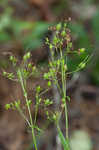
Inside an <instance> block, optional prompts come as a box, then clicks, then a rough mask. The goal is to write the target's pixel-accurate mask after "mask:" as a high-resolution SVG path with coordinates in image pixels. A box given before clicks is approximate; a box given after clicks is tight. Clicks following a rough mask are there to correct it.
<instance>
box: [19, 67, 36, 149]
mask: <svg viewBox="0 0 99 150" xmlns="http://www.w3.org/2000/svg"><path fill="white" fill-rule="evenodd" d="M18 73H19V80H20V84H21V87H22V90H23V93H24V97H25V100H26V104H27V108H28V112H29V117H30V124H31V129H32V138H33V142H34V146H35V150H37V144H36V138H35V133H34V126H33V120H32V114H31V110H30V106H29V105H28V97H27V92H26V89H25V85H24V83H25V82H24V80H23V78H22V72H21V70H20V69H19V70H18Z"/></svg>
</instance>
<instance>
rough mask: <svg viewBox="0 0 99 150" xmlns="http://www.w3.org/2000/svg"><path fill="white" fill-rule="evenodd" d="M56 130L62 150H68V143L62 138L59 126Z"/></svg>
mask: <svg viewBox="0 0 99 150" xmlns="http://www.w3.org/2000/svg"><path fill="white" fill-rule="evenodd" d="M57 130H58V135H59V138H60V141H61V144H62V146H63V148H64V150H69V142H68V140H66V139H65V137H64V136H63V133H62V131H61V130H60V128H59V126H58V127H57Z"/></svg>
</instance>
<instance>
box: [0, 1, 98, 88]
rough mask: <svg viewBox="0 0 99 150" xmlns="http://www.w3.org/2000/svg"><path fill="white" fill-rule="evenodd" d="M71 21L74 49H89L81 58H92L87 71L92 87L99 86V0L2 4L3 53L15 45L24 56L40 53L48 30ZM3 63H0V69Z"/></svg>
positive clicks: (0, 33)
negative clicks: (64, 21)
mask: <svg viewBox="0 0 99 150" xmlns="http://www.w3.org/2000/svg"><path fill="white" fill-rule="evenodd" d="M69 17H71V19H72V21H71V24H70V29H71V31H72V35H73V39H72V40H73V44H74V47H75V49H78V48H83V47H84V48H86V52H85V53H84V55H83V56H82V58H83V57H84V56H85V55H88V54H89V55H91V54H93V57H92V60H91V61H90V65H88V67H87V70H88V74H89V76H90V79H91V82H92V84H95V85H99V75H98V74H99V60H98V57H99V52H98V48H99V45H98V40H99V1H98V0H87V1H86V0H75V1H74V0H48V1H45V0H0V53H1V52H2V50H3V51H7V46H6V45H7V44H8V45H9V44H13V42H14V46H15V45H16V47H17V48H16V50H17V49H18V45H17V43H20V44H19V45H21V47H22V50H23V51H24V52H25V51H27V50H29V51H36V50H37V49H40V48H41V47H42V45H43V44H44V39H45V37H46V35H47V34H48V27H49V26H51V25H53V24H54V23H56V22H60V21H63V20H64V19H68V18H69ZM50 36H51V34H50ZM3 47H4V48H3ZM12 47H13V46H12ZM19 49H21V48H20V47H19ZM24 52H23V53H24ZM16 53H17V52H16ZM82 58H80V57H79V58H78V57H75V58H74V60H73V59H70V60H69V64H70V67H71V68H73V67H75V65H76V64H78V63H79V61H80V60H81V59H82ZM73 61H75V64H74V63H73ZM3 63H4V62H3ZM3 63H2V62H0V64H1V66H2V64H3Z"/></svg>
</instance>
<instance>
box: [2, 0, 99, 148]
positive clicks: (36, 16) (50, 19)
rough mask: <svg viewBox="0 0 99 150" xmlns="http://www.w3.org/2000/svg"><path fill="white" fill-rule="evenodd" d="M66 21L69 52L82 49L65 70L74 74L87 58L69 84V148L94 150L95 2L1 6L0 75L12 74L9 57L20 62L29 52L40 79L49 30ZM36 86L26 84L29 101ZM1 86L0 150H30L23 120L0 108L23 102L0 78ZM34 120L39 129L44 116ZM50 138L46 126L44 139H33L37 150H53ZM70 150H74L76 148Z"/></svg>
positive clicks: (53, 0) (97, 102)
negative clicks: (39, 73)
mask: <svg viewBox="0 0 99 150" xmlns="http://www.w3.org/2000/svg"><path fill="white" fill-rule="evenodd" d="M68 18H71V23H70V29H71V32H72V42H73V46H74V49H79V48H85V49H86V51H85V53H84V54H83V55H82V56H80V57H75V58H72V57H70V60H69V62H68V63H69V67H70V69H71V70H72V69H74V68H75V66H76V65H77V64H78V63H79V62H80V61H81V60H82V59H83V58H84V57H85V56H87V55H92V58H91V59H90V61H89V62H88V64H87V67H86V68H85V69H84V70H83V71H81V72H79V73H76V74H75V75H74V76H73V77H71V79H70V81H68V93H69V95H70V96H71V102H70V104H69V105H68V109H69V123H70V129H69V130H70V131H69V132H70V137H71V143H72V144H74V143H77V141H79V143H81V145H85V148H84V150H99V108H98V107H99V59H98V58H99V1H98V0H46V1H45V0H0V70H1V71H2V68H3V69H8V70H9V69H10V70H11V66H10V62H9V60H8V56H9V54H13V55H15V56H16V57H18V58H19V60H21V58H22V56H23V55H24V54H25V53H26V52H27V51H31V54H32V61H33V63H35V64H36V65H38V66H39V67H40V71H41V74H42V73H43V72H44V71H45V70H46V69H45V68H46V67H47V64H48V58H49V52H48V48H47V47H46V46H45V37H46V36H48V37H50V38H52V37H53V33H51V32H50V31H49V30H48V28H49V27H50V26H52V25H54V24H56V23H57V22H61V21H63V20H66V19H67V20H68ZM38 84H40V85H42V86H44V81H42V79H41V78H40V76H39V77H38V76H37V77H36V78H35V79H33V82H31V81H29V82H28V91H29V96H30V97H33V88H34V87H35V86H36V85H38ZM0 85H1V86H0V150H33V143H32V142H31V135H30V133H29V131H28V130H27V126H26V124H25V122H24V120H23V119H22V118H21V117H20V116H19V115H18V113H17V112H14V111H6V110H5V108H4V105H5V104H6V103H8V102H11V101H13V100H14V99H15V100H16V99H19V98H22V92H21V89H20V86H19V85H18V84H16V83H14V82H11V81H9V80H7V79H5V78H3V77H2V75H0ZM38 119H39V120H40V123H41V125H42V124H43V121H45V118H44V114H43V110H41V112H40V115H39V116H38ZM63 124H64V122H63ZM63 126H64V125H63ZM52 133H54V131H53V127H52V126H51V127H50V130H47V131H46V135H45V136H43V138H41V137H40V138H39V139H38V146H39V149H40V150H49V149H53V150H54V149H56V150H58V148H59V147H58V146H57V142H56V141H55V138H56V137H55V135H53V134H52ZM80 139H81V140H80ZM86 141H87V142H86ZM86 143H87V144H88V143H89V144H88V145H89V147H88V146H87V144H86ZM77 144H78V143H77ZM86 147H87V148H86ZM60 149H61V148H60ZM60 149H59V150H60ZM71 149H73V150H77V147H76V146H75V144H74V145H73V148H71ZM79 150H80V148H79ZM81 150H83V149H81Z"/></svg>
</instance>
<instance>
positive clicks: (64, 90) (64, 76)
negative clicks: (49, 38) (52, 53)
mask: <svg viewBox="0 0 99 150" xmlns="http://www.w3.org/2000/svg"><path fill="white" fill-rule="evenodd" d="M60 55H61V61H62V62H61V73H62V90H63V98H64V99H65V102H64V107H65V126H66V139H68V110H67V103H66V71H65V69H64V65H65V64H64V59H63V55H62V50H61V49H60Z"/></svg>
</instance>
